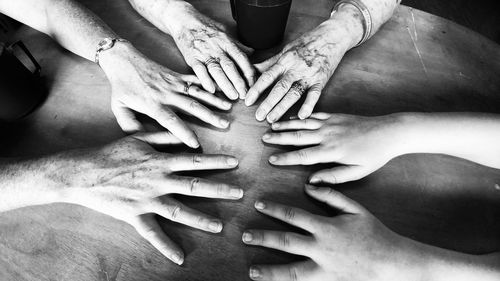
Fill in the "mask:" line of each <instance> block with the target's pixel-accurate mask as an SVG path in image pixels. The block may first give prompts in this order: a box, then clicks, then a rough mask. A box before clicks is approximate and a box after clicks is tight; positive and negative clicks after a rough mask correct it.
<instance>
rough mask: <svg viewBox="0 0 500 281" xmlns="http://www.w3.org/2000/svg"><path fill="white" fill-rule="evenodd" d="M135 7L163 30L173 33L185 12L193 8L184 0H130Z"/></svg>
mask: <svg viewBox="0 0 500 281" xmlns="http://www.w3.org/2000/svg"><path fill="white" fill-rule="evenodd" d="M129 2H130V4H131V5H132V7H134V9H135V10H136V11H137V12H138V13H139V14H140V15H141V16H143V17H144V18H145V19H147V20H148V21H149V22H150V23H151V24H153V25H154V26H156V27H157V28H158V29H160V30H161V31H163V32H165V33H167V34H172V33H173V29H175V28H176V27H175V26H174V25H178V24H182V19H181V17H182V16H183V15H184V12H185V11H187V10H189V9H193V7H192V6H191V4H189V3H187V2H186V1H184V0H129Z"/></svg>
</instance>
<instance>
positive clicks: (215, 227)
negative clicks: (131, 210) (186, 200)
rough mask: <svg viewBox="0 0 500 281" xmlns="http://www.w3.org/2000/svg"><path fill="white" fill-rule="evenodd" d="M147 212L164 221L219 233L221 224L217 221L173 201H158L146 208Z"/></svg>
mask: <svg viewBox="0 0 500 281" xmlns="http://www.w3.org/2000/svg"><path fill="white" fill-rule="evenodd" d="M148 211H149V212H152V213H156V214H158V215H160V216H162V217H164V218H166V219H169V220H171V221H175V222H178V223H181V224H184V225H187V226H190V227H193V228H196V229H200V230H203V231H207V232H212V233H219V232H221V231H222V228H223V224H222V222H221V221H220V220H219V219H216V218H213V217H211V216H208V215H206V214H204V213H202V212H199V211H197V210H194V209H191V208H189V207H187V206H186V205H184V204H182V203H180V202H178V201H177V200H173V199H158V200H155V201H153V203H151V204H150V206H149V207H148Z"/></svg>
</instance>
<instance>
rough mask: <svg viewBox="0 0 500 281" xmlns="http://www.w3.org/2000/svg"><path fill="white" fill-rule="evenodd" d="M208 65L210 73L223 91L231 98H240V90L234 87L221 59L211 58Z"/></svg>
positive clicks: (207, 62)
mask: <svg viewBox="0 0 500 281" xmlns="http://www.w3.org/2000/svg"><path fill="white" fill-rule="evenodd" d="M206 65H207V69H208V73H210V75H211V76H212V78H213V79H214V80H215V82H216V83H217V85H218V86H219V87H220V88H221V90H222V92H223V93H224V94H225V95H226V96H227V97H228V98H229V99H231V100H236V99H238V92H237V91H236V89H235V88H234V86H233V84H232V83H231V81H229V79H228V78H227V76H226V74H225V73H224V70H223V69H222V67H221V65H220V63H219V61H218V60H217V59H214V58H210V59H208V60H207V61H206Z"/></svg>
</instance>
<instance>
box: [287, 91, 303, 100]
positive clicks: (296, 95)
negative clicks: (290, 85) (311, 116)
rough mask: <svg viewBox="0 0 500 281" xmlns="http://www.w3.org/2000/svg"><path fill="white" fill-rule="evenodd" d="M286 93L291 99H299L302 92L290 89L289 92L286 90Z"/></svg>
mask: <svg viewBox="0 0 500 281" xmlns="http://www.w3.org/2000/svg"><path fill="white" fill-rule="evenodd" d="M288 94H289V95H290V97H291V98H293V99H300V97H302V93H301V92H300V91H297V90H293V91H290V92H288Z"/></svg>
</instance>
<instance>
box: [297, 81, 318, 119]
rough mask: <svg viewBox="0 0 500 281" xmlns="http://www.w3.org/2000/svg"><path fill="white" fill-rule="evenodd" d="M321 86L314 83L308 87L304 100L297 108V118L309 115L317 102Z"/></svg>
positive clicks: (304, 117)
mask: <svg viewBox="0 0 500 281" xmlns="http://www.w3.org/2000/svg"><path fill="white" fill-rule="evenodd" d="M322 89H323V87H321V86H319V85H314V86H312V87H311V88H310V89H309V92H308V93H307V96H306V100H305V101H304V104H303V105H302V107H301V108H300V110H299V114H298V116H299V118H300V119H306V118H308V117H310V116H311V114H312V112H313V110H314V107H315V106H316V103H318V100H319V97H320V96H321V91H322Z"/></svg>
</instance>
